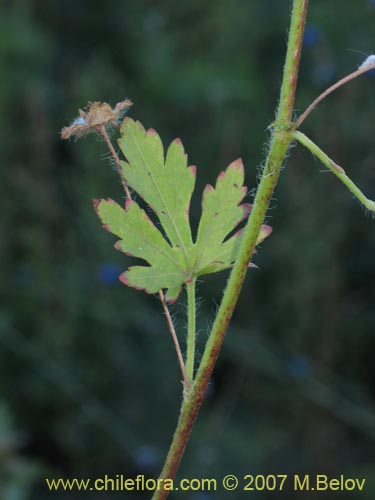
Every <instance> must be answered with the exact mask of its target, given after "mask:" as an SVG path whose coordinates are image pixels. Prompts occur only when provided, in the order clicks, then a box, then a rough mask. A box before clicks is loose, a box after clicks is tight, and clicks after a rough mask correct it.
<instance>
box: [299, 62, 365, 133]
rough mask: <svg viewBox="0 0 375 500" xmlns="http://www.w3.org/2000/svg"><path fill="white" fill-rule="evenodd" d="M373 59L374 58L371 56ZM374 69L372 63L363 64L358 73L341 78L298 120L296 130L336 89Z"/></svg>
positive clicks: (354, 72)
mask: <svg viewBox="0 0 375 500" xmlns="http://www.w3.org/2000/svg"><path fill="white" fill-rule="evenodd" d="M370 57H373V56H370ZM372 69H375V63H374V62H372V63H370V64H366V61H365V63H364V64H362V65H361V66H360V67H359V68H358V69H357V70H356V71H353V73H350V75H347V76H345V77H344V78H341V80H339V81H338V82H336V83H335V84H333V85H331V87H329V88H328V89H327V90H325V91H324V92H323V93H322V94H320V95H319V96H318V97H317V98H316V99H315V100H314V101H313V102H312V103H311V104H310V106H309V107H308V108H307V109H306V110H305V111H304V112H303V113H302V115H301V116H300V117H299V118H298V120H297V121H296V122H295V125H294V128H295V129H297V128H299V127H300V126H301V125H302V122H304V121H305V120H306V118H307V117H308V116H309V114H310V113H311V111H313V110H314V109H315V108H316V106H317V105H318V104H319V103H320V102H321V101H323V99H325V98H326V97H327V96H328V95H329V94H331V93H332V92H334V91H335V90H336V89H338V88H339V87H341V86H342V85H345V84H346V83H348V82H350V81H351V80H354V79H355V78H358V77H359V76H361V75H363V74H364V73H366V72H367V71H370V70H372Z"/></svg>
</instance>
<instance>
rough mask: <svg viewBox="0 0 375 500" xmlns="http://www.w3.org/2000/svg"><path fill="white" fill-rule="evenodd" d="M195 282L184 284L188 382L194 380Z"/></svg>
mask: <svg viewBox="0 0 375 500" xmlns="http://www.w3.org/2000/svg"><path fill="white" fill-rule="evenodd" d="M195 282H196V279H195V278H193V279H192V280H191V281H190V282H189V283H187V284H186V290H187V307H188V333H187V351H186V371H187V375H188V377H189V379H190V380H194V365H195V329H196V327H195V321H196V305H195Z"/></svg>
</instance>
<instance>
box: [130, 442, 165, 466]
mask: <svg viewBox="0 0 375 500" xmlns="http://www.w3.org/2000/svg"><path fill="white" fill-rule="evenodd" d="M161 457H162V455H161V453H160V450H159V448H157V447H155V446H149V445H144V446H141V447H140V448H138V450H137V451H136V456H135V463H136V465H137V466H138V467H139V468H140V469H141V470H142V471H149V470H153V469H154V468H155V467H158V466H159V464H160V459H161Z"/></svg>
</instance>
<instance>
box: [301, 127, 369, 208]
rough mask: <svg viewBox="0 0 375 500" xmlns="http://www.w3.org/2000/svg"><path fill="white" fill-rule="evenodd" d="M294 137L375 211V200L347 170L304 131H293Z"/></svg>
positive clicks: (362, 201)
mask: <svg viewBox="0 0 375 500" xmlns="http://www.w3.org/2000/svg"><path fill="white" fill-rule="evenodd" d="M293 137H294V139H296V140H297V141H298V142H300V143H301V144H302V145H303V146H305V147H306V148H307V149H308V150H309V151H310V152H311V153H312V154H313V155H314V156H316V157H317V158H318V159H319V160H320V161H321V162H322V163H323V164H324V165H325V166H326V167H328V168H329V169H330V171H331V172H333V173H334V174H335V175H336V177H338V178H339V179H340V181H341V182H342V183H343V184H344V185H345V186H346V187H347V188H348V189H349V191H351V193H353V194H354V196H355V197H356V198H357V199H358V200H359V201H360V202H361V203H362V204H363V205H364V206H365V207H366V208H367V209H368V210H370V211H371V212H375V201H372V200H370V199H369V198H367V197H366V196H365V194H364V193H363V192H362V191H361V190H360V189H359V187H358V186H357V185H356V184H354V182H353V181H352V180H351V179H350V178H349V177H348V176H347V175H346V173H345V170H344V169H343V168H342V167H340V165H337V163H335V162H334V161H333V160H331V158H330V157H329V156H328V155H327V154H326V153H325V152H324V151H323V150H322V149H320V147H319V146H317V145H316V144H315V143H314V142H313V141H312V140H311V139H309V138H308V137H307V136H306V135H305V134H303V133H302V132H299V131H296V132H294V133H293Z"/></svg>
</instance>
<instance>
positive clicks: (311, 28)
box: [303, 24, 322, 47]
mask: <svg viewBox="0 0 375 500" xmlns="http://www.w3.org/2000/svg"><path fill="white" fill-rule="evenodd" d="M321 39H322V32H321V30H320V28H319V27H318V26H316V25H315V24H307V25H306V28H305V34H304V37H303V44H304V45H306V47H314V46H315V45H317V44H318V43H319V42H320V41H321Z"/></svg>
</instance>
